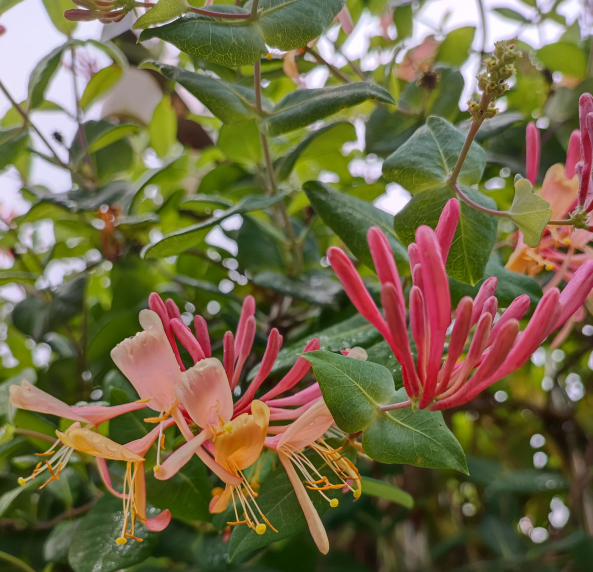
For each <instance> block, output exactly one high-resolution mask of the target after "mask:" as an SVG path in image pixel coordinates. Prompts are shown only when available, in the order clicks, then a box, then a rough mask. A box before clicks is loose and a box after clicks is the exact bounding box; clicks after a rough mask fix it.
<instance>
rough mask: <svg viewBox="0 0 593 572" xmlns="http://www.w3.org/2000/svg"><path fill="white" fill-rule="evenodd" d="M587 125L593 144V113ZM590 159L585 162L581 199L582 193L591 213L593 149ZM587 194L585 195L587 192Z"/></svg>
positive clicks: (592, 206)
mask: <svg viewBox="0 0 593 572" xmlns="http://www.w3.org/2000/svg"><path fill="white" fill-rule="evenodd" d="M585 125H586V127H587V135H588V137H589V142H590V144H591V142H593V111H592V112H591V113H589V114H587V117H586V119H585ZM589 151H590V153H589V157H588V158H587V159H585V160H584V161H583V170H582V172H581V190H579V198H580V196H581V192H582V193H583V196H584V197H585V203H584V205H585V207H586V211H587V212H591V210H592V209H593V197H592V196H591V172H592V169H593V147H590V149H589ZM584 189H586V190H587V192H586V193H585V190H584Z"/></svg>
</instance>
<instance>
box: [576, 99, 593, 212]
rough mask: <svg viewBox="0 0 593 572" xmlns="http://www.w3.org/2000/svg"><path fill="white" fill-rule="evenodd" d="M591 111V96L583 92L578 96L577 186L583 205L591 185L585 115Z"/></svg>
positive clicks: (590, 153)
mask: <svg viewBox="0 0 593 572" xmlns="http://www.w3.org/2000/svg"><path fill="white" fill-rule="evenodd" d="M589 113H593V96H591V94H590V93H583V95H581V97H580V98H579V122H580V125H581V157H582V158H583V171H582V175H581V182H580V187H579V205H581V206H585V203H586V201H587V196H588V194H589V187H590V185H591V164H592V163H593V147H592V146H591V136H590V134H589V131H588V129H587V116H588V115H589Z"/></svg>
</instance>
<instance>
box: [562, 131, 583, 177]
mask: <svg viewBox="0 0 593 572" xmlns="http://www.w3.org/2000/svg"><path fill="white" fill-rule="evenodd" d="M580 160H581V132H580V131H579V130H578V129H575V130H574V131H573V132H572V134H571V135H570V140H569V142H568V150H567V151H566V165H565V166H564V174H565V175H566V178H567V179H572V178H573V177H574V176H575V175H576V170H575V167H576V164H577V163H578V162H579V161H580Z"/></svg>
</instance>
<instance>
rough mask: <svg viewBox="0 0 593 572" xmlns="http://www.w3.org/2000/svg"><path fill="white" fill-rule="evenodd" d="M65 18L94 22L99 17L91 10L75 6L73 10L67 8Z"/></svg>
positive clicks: (74, 20)
mask: <svg viewBox="0 0 593 572" xmlns="http://www.w3.org/2000/svg"><path fill="white" fill-rule="evenodd" d="M64 18H66V20H70V21H71V22H92V21H93V20H96V19H97V16H96V15H95V14H94V13H93V12H91V11H90V10H78V9H76V8H74V9H72V10H66V11H65V12H64Z"/></svg>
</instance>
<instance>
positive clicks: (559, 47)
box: [536, 42, 587, 79]
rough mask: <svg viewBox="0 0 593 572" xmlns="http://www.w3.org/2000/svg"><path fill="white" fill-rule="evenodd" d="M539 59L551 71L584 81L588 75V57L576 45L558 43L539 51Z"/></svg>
mask: <svg viewBox="0 0 593 572" xmlns="http://www.w3.org/2000/svg"><path fill="white" fill-rule="evenodd" d="M536 54H537V59H538V60H539V61H540V62H541V63H542V64H544V66H546V67H547V68H548V69H549V70H551V71H553V72H554V71H558V72H562V73H563V74H564V75H566V76H568V77H574V78H577V79H583V78H584V77H585V75H586V74H587V56H586V55H585V53H584V52H583V51H582V50H581V49H580V48H579V47H578V46H576V45H575V44H571V43H569V42H557V43H555V44H548V45H547V46H544V47H542V48H540V49H539V50H537V52H536Z"/></svg>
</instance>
